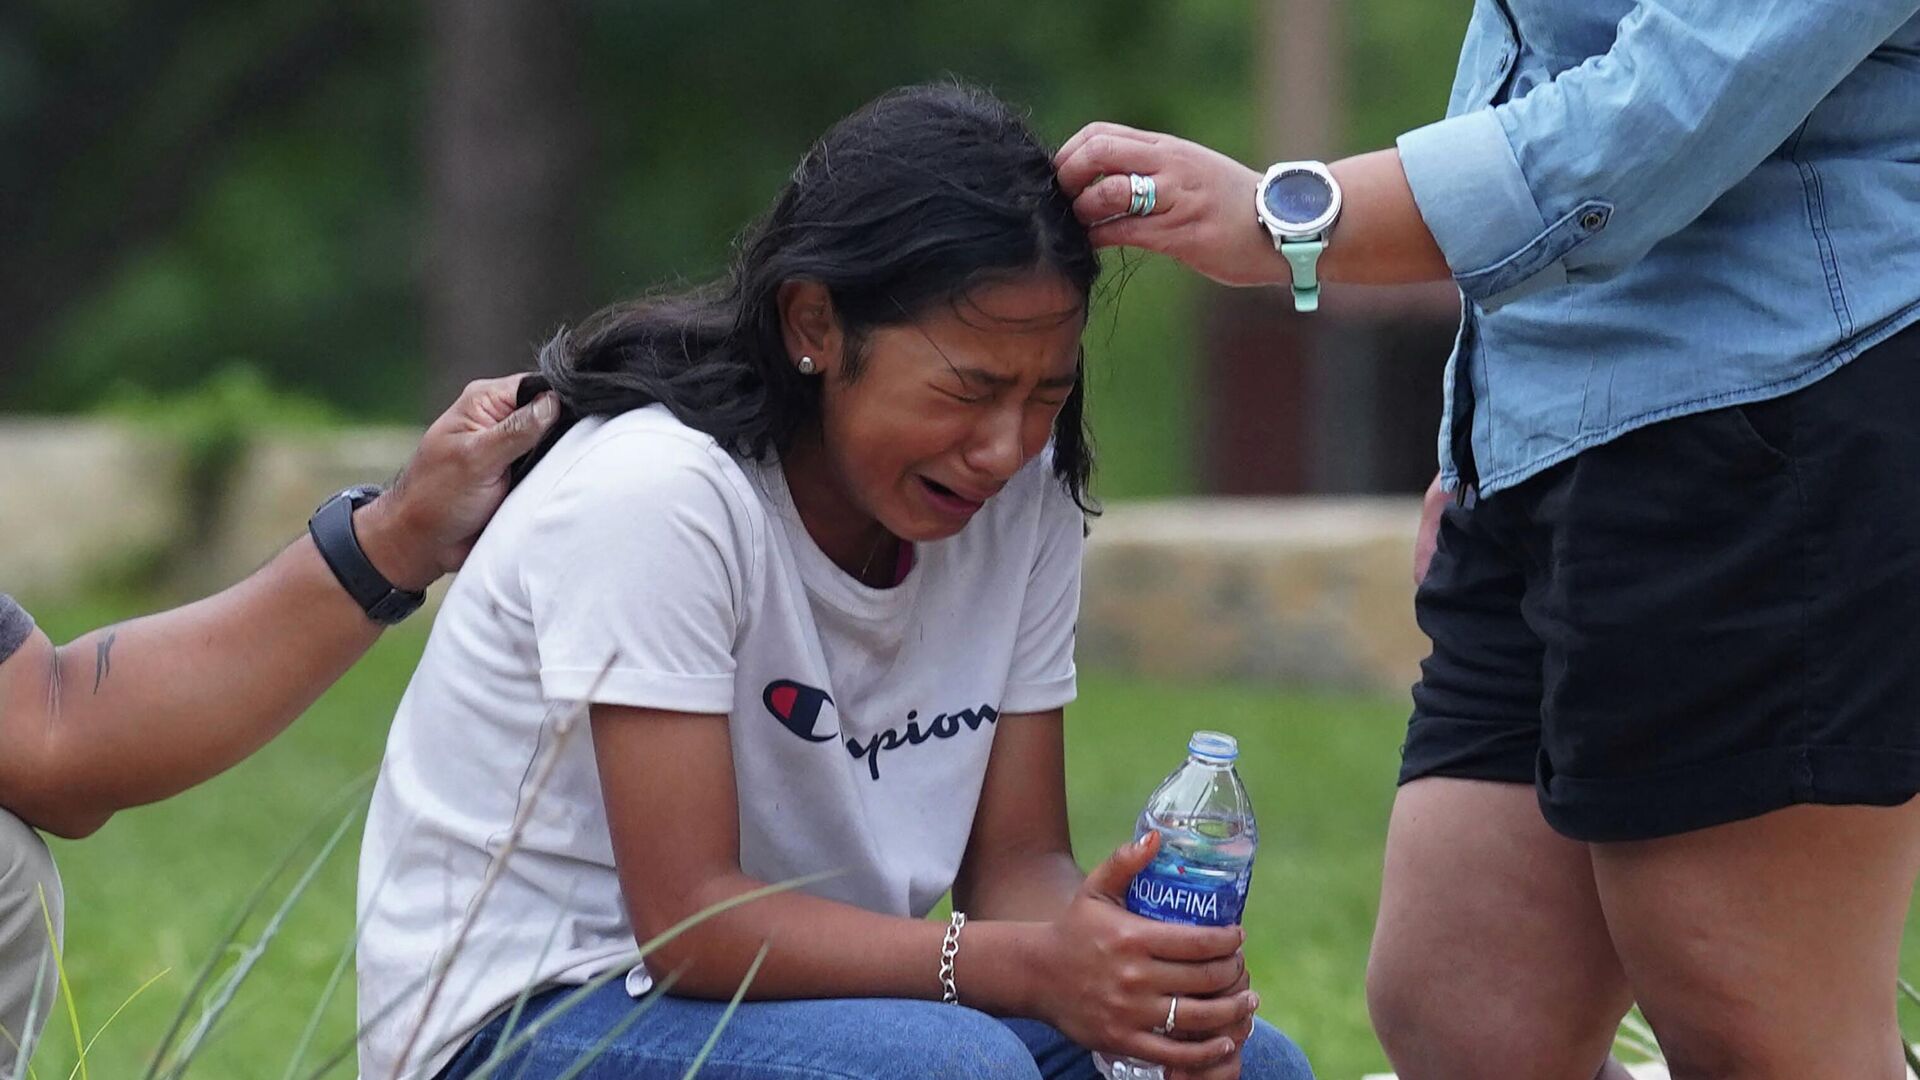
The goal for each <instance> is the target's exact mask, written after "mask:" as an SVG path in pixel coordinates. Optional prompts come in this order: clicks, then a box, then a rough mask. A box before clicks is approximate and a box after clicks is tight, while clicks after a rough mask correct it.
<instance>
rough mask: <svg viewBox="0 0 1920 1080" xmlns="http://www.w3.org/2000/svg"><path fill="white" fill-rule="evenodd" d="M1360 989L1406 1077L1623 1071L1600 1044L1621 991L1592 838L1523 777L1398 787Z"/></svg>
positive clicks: (1505, 1078)
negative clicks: (1572, 829)
mask: <svg viewBox="0 0 1920 1080" xmlns="http://www.w3.org/2000/svg"><path fill="white" fill-rule="evenodd" d="M1367 1000H1368V1005H1369V1007H1370V1011H1371V1012H1372V1014H1373V1024H1374V1030H1375V1031H1376V1032H1377V1033H1378V1034H1379V1036H1380V1042H1381V1045H1382V1046H1384V1047H1385V1048H1386V1051H1387V1057H1388V1058H1389V1059H1390V1060H1391V1061H1392V1062H1393V1066H1394V1068H1395V1069H1397V1070H1398V1071H1399V1073H1400V1076H1401V1077H1402V1078H1403V1080H1482V1078H1485V1077H1495V1076H1497V1077H1501V1078H1502V1080H1591V1078H1593V1077H1596V1076H1598V1077H1601V1078H1604V1080H1625V1078H1626V1073H1625V1071H1624V1070H1622V1069H1621V1068H1620V1067H1619V1066H1618V1065H1617V1064H1614V1063H1611V1062H1609V1061H1608V1057H1607V1055H1608V1051H1609V1050H1610V1049H1611V1047H1612V1045H1613V1034H1614V1031H1615V1030H1616V1028H1617V1027H1618V1025H1619V1022H1620V1017H1621V1016H1622V1015H1624V1014H1625V1013H1626V1011H1627V1008H1628V1006H1629V1005H1630V1004H1631V1003H1632V999H1631V996H1630V994H1629V992H1628V990H1627V982H1626V977H1625V975H1624V974H1623V972H1622V971H1621V968H1620V963H1619V960H1618V959H1617V958H1616V957H1615V956H1614V951H1613V942H1612V940H1611V939H1610V938H1609V937H1608V934H1607V926H1606V921H1605V919H1604V918H1603V917H1602V914H1601V908H1600V901H1599V898H1598V896H1597V895H1596V894H1595V890H1594V880H1593V866H1592V862H1591V859H1590V856H1589V854H1588V849H1587V846H1586V845H1584V844H1579V843H1575V842H1574V841H1571V840H1568V839H1566V838H1564V837H1561V836H1559V835H1557V834H1555V833H1554V832H1553V831H1552V830H1551V829H1549V828H1548V827H1547V824H1546V822H1545V821H1544V820H1543V819H1542V818H1541V816H1540V808H1539V804H1538V802H1537V801H1536V800H1535V797H1534V793H1533V788H1532V787H1531V786H1529V785H1524V784H1497V783H1490V782H1485V781H1476V780H1453V779H1444V778H1429V779H1424V780H1416V781H1414V782H1413V783H1410V784H1407V785H1406V786H1404V787H1402V788H1401V789H1400V793H1399V796H1398V797H1397V798H1396V799H1395V800H1394V806H1393V819H1392V824H1391V825H1390V826H1389V827H1388V830H1387V860H1386V875H1385V880H1384V882H1383V884H1382V887H1381V896H1380V922H1379V925H1378V927H1377V928H1376V929H1375V931H1374V938H1373V956H1372V959H1371V961H1370V963H1369V964H1368V970H1367Z"/></svg>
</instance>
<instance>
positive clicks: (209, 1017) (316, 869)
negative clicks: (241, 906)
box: [166, 806, 360, 1080]
mask: <svg viewBox="0 0 1920 1080" xmlns="http://www.w3.org/2000/svg"><path fill="white" fill-rule="evenodd" d="M359 816H360V807H358V806H354V807H352V808H351V809H349V810H348V811H347V813H346V815H345V816H343V817H342V818H341V819H340V823H339V824H338V825H336V826H334V829H333V834H332V835H331V836H329V837H327V841H326V843H325V844H322V845H321V847H320V851H319V853H318V854H316V855H315V856H314V857H313V858H312V859H310V860H308V862H307V868H306V870H305V871H303V872H302V873H301V875H300V878H299V880H298V881H296V882H295V883H294V885H293V888H292V889H290V890H288V892H287V895H286V897H285V898H284V899H282V900H281V902H280V906H279V907H278V908H276V909H275V910H274V913H273V916H272V917H271V918H270V919H268V920H267V925H266V928H265V929H263V930H262V931H261V932H260V936H259V937H258V938H256V939H255V940H254V942H253V944H252V945H250V946H248V947H247V949H246V950H245V951H244V952H242V953H241V955H240V959H239V960H237V961H236V962H235V963H234V966H233V968H232V970H231V971H229V972H228V974H227V977H226V979H225V980H224V981H223V982H222V983H221V985H220V987H219V988H218V989H217V990H216V991H215V992H214V995H213V1000H212V1001H211V1002H210V1003H209V1004H208V1005H207V1006H206V1007H205V1008H203V1009H202V1011H201V1014H200V1020H199V1021H198V1022H197V1023H196V1024H195V1025H194V1027H193V1030H192V1031H190V1032H188V1033H187V1036H186V1038H185V1039H183V1040H182V1041H181V1048H180V1052H179V1053H178V1054H177V1055H176V1056H175V1058H174V1063H173V1066H172V1067H171V1068H170V1069H169V1070H168V1072H167V1073H166V1075H167V1077H168V1078H169V1080H177V1078H179V1077H182V1076H185V1075H186V1072H187V1069H188V1068H190V1067H191V1066H192V1064H193V1059H194V1055H195V1054H197V1053H198V1052H199V1050H200V1048H201V1046H203V1045H204V1044H205V1042H206V1040H207V1037H208V1035H209V1034H211V1033H212V1031H213V1029H214V1027H215V1025H217V1024H218V1023H219V1022H220V1018H221V1016H222V1015H224V1014H225V1013H226V1011H227V1007H228V1006H229V1005H231V1004H232V1003H233V999H234V995H236V994H238V993H239V992H240V986H241V984H242V983H244V982H245V981H246V979H247V976H249V975H251V974H252V973H253V969H254V967H255V965H257V964H258V963H259V962H260V959H261V957H263V956H265V955H266V951H267V946H268V945H270V944H272V942H273V939H274V938H275V937H277V936H279V933H280V928H281V927H282V926H283V925H285V924H286V921H287V916H288V914H289V913H291V912H292V911H293V907H294V905H295V904H297V903H299V902H300V898H301V897H303V896H305V895H306V892H307V889H308V888H309V887H310V886H312V884H313V879H314V878H315V877H316V876H317V875H318V874H319V873H320V870H321V868H322V867H323V866H325V865H326V863H327V860H329V859H331V858H332V857H333V852H334V849H335V848H337V847H339V846H340V841H341V840H342V839H344V838H345V837H346V835H347V829H348V828H349V827H350V826H352V825H353V823H354V821H355V819H357V818H358V817H359Z"/></svg>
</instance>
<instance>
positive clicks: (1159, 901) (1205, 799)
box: [1093, 731, 1260, 1080]
mask: <svg viewBox="0 0 1920 1080" xmlns="http://www.w3.org/2000/svg"><path fill="white" fill-rule="evenodd" d="M1239 756H1240V744H1239V743H1237V742H1235V741H1234V738H1233V736H1231V735H1223V734H1221V733H1220V732H1217V731H1196V732H1194V733H1193V738H1191V739H1189V740H1188V741H1187V761H1186V764H1184V765H1182V766H1180V768H1179V769H1177V770H1175V771H1174V773H1173V775H1171V776H1169V777H1167V778H1166V779H1165V780H1163V781H1161V783H1160V786H1159V787H1158V788H1156V789H1154V792H1153V795H1152V796H1151V797H1150V798H1148V799H1147V807H1146V809H1145V810H1143V811H1141V812H1140V824H1139V827H1138V828H1137V829H1136V830H1135V833H1134V836H1135V838H1136V839H1137V838H1139V837H1142V836H1145V835H1146V834H1147V830H1149V829H1151V830H1154V831H1155V832H1158V833H1159V834H1160V850H1159V851H1158V852H1157V853H1155V855H1154V858H1153V862H1152V863H1151V864H1149V865H1148V867H1147V868H1146V869H1145V870H1142V871H1141V872H1140V874H1139V876H1137V877H1135V878H1134V879H1133V885H1132V886H1131V887H1130V888H1129V889H1128V890H1127V910H1128V911H1131V912H1133V913H1134V914H1135V915H1144V916H1146V917H1147V918H1149V919H1158V920H1160V921H1161V922H1175V923H1186V924H1188V925H1191V926H1237V925H1239V923H1240V914H1241V912H1242V911H1243V910H1244V909H1245V907H1246V903H1247V885H1248V883H1249V882H1250V881H1251V880H1252V878H1253V853H1254V849H1255V847H1257V846H1258V844H1259V841H1260V831H1259V828H1258V827H1257V826H1256V825H1255V824H1254V820H1253V806H1252V804H1251V803H1249V802H1248V801H1247V789H1246V788H1245V787H1244V786H1243V785H1242V784H1241V783H1240V774H1239V773H1238V772H1235V771H1234V768H1233V763H1234V761H1235V760H1236V759H1238V758H1239ZM1173 1033H1174V1035H1175V1036H1176V1037H1177V1036H1178V1035H1179V1033H1180V1031H1179V1019H1178V1015H1177V1012H1176V1016H1175V1021H1174V1032H1173ZM1190 1034H1191V1033H1190ZM1093 1062H1094V1064H1095V1065H1096V1066H1098V1067H1099V1069H1100V1073H1101V1075H1103V1076H1105V1077H1107V1078H1108V1080H1163V1078H1164V1076H1165V1073H1164V1071H1163V1070H1162V1069H1161V1068H1160V1066H1158V1065H1155V1064H1153V1063H1152V1062H1147V1061H1139V1060H1136V1059H1133V1058H1109V1057H1107V1056H1106V1055H1104V1054H1095V1055H1093Z"/></svg>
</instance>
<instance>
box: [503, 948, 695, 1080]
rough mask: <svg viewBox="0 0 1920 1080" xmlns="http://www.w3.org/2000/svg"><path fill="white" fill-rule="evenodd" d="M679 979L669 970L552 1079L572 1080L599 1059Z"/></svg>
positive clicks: (517, 1076) (525, 1067) (521, 1069)
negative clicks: (596, 1039) (644, 997)
mask: <svg viewBox="0 0 1920 1080" xmlns="http://www.w3.org/2000/svg"><path fill="white" fill-rule="evenodd" d="M679 981H680V973H679V972H678V971H674V972H669V973H668V974H667V977H666V978H664V979H662V980H660V985H659V986H657V987H655V988H654V989H655V992H653V993H650V994H648V995H647V998H646V1000H645V1001H642V1002H640V1003H639V1004H638V1005H635V1006H634V1007H633V1008H631V1009H628V1010H627V1015H625V1016H623V1017H621V1018H620V1022H619V1023H617V1024H615V1025H613V1026H612V1027H610V1028H608V1029H607V1033H606V1034H605V1035H603V1036H601V1037H600V1041H599V1042H597V1043H594V1044H593V1048H592V1049H591V1050H588V1051H587V1052H586V1054H584V1055H582V1056H581V1057H580V1059H579V1060H578V1061H575V1062H574V1063H573V1064H572V1065H569V1066H567V1071H566V1072H563V1073H561V1074H560V1075H559V1076H557V1077H554V1080H574V1078H575V1077H577V1076H579V1075H580V1074H581V1073H582V1072H584V1071H586V1069H587V1068H588V1067H589V1066H591V1065H592V1064H593V1063H594V1062H596V1061H599V1060H600V1055H602V1054H604V1053H606V1052H607V1048H608V1047H610V1046H612V1045H613V1043H614V1040H615V1039H618V1038H619V1037H620V1036H622V1035H624V1034H626V1031H627V1029H628V1028H630V1027H632V1026H633V1025H635V1024H637V1023H639V1022H640V1018H641V1017H643V1016H645V1015H647V1013H649V1012H651V1011H653V1007H654V1006H655V1005H657V1004H659V1003H660V998H661V996H662V995H664V994H666V993H667V991H669V990H671V989H673V984H674V983H676V982H679ZM532 1060H533V1059H532V1057H531V1055H529V1057H528V1059H527V1063H528V1064H531V1063H532ZM526 1071H527V1066H526V1065H525V1064H523V1065H521V1066H520V1072H522V1073H524V1072H526ZM514 1080H520V1077H519V1075H518V1074H515V1076H514Z"/></svg>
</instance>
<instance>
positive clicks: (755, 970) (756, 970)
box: [680, 941, 773, 1080]
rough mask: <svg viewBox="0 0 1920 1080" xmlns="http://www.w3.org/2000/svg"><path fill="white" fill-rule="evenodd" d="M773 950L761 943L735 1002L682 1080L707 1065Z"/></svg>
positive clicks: (716, 1024) (691, 1079)
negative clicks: (768, 952)
mask: <svg viewBox="0 0 1920 1080" xmlns="http://www.w3.org/2000/svg"><path fill="white" fill-rule="evenodd" d="M772 948H773V946H772V945H771V944H769V943H767V942H764V941H763V942H761V943H760V951H759V952H758V953H756V954H755V955H754V957H753V963H751V964H748V965H747V973H746V975H745V976H744V977H742V978H741V980H740V986H739V987H738V988H737V989H735V990H734V992H733V1000H732V1001H729V1002H727V1007H726V1010H725V1011H724V1012H722V1013H721V1014H720V1020H719V1022H717V1023H715V1024H714V1025H713V1034H711V1035H708V1036H707V1041H706V1042H705V1043H704V1044H703V1045H702V1046H701V1047H700V1052H699V1053H697V1054H695V1055H693V1063H692V1064H690V1065H688V1066H687V1071H686V1072H685V1073H684V1074H683V1075H682V1076H681V1077H680V1080H693V1074H694V1073H697V1072H699V1071H700V1066H702V1065H705V1064H706V1063H707V1055H708V1054H711V1053H713V1048H714V1047H715V1046H717V1045H718V1044H719V1042H720V1033H721V1032H723V1031H725V1030H726V1029H727V1021H729V1020H732V1019H733V1014H734V1012H735V1010H737V1009H739V1008H740V1002H741V1000H742V999H743V998H745V997H746V996H747V988H748V987H750V986H752V985H753V977H754V976H755V975H758V974H760V965H761V964H763V963H765V962H766V959H767V951H768V950H770V949H772Z"/></svg>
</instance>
